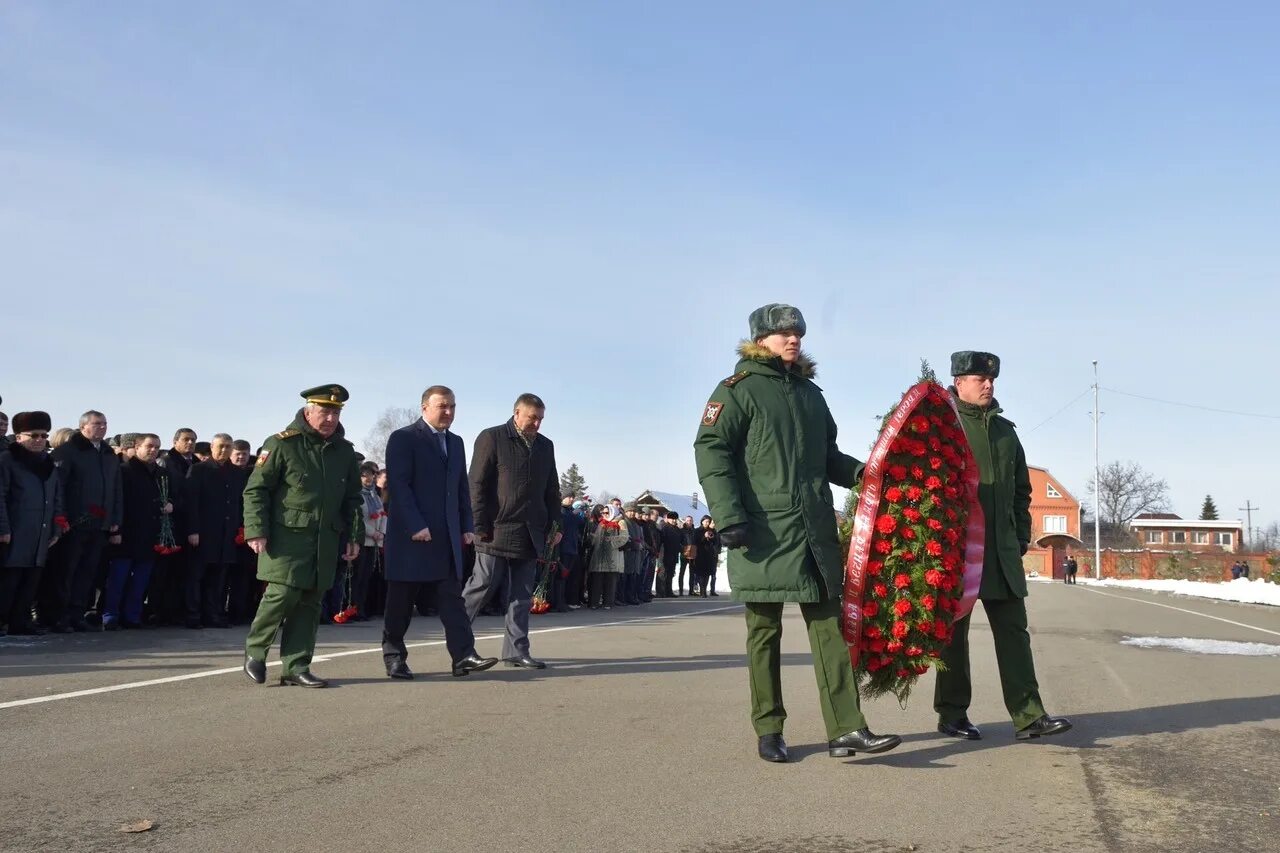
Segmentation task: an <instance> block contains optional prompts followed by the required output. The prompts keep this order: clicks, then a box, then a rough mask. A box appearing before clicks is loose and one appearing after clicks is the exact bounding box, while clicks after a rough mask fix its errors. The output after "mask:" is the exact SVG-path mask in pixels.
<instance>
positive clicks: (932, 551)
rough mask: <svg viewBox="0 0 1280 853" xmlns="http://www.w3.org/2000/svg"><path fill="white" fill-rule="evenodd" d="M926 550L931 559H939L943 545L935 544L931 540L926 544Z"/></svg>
mask: <svg viewBox="0 0 1280 853" xmlns="http://www.w3.org/2000/svg"><path fill="white" fill-rule="evenodd" d="M924 550H925V552H926V553H928V554H929V556H930V557H937V556H939V555H941V554H942V545H941V543H938V542H934V541H933V540H929V541H928V542H926V543H924Z"/></svg>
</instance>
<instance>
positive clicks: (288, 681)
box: [280, 669, 329, 687]
mask: <svg viewBox="0 0 1280 853" xmlns="http://www.w3.org/2000/svg"><path fill="white" fill-rule="evenodd" d="M292 685H297V686H298V687H328V686H329V682H327V681H325V680H324V679H323V678H316V677H315V676H314V675H312V674H311V670H309V669H304V670H303V671H302V672H295V673H294V674H293V675H282V676H280V686H282V687H290V686H292Z"/></svg>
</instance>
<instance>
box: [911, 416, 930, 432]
mask: <svg viewBox="0 0 1280 853" xmlns="http://www.w3.org/2000/svg"><path fill="white" fill-rule="evenodd" d="M911 431H912V432H928V431H929V419H928V418H926V417H924V416H923V415H916V416H915V417H914V418H912V419H911Z"/></svg>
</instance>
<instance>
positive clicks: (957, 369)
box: [951, 349, 1000, 379]
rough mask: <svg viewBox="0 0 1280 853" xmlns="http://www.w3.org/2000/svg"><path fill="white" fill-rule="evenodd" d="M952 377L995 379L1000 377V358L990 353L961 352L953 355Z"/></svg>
mask: <svg viewBox="0 0 1280 853" xmlns="http://www.w3.org/2000/svg"><path fill="white" fill-rule="evenodd" d="M951 375H952V376H990V377H991V378H992V379H995V378H996V377H997V376H999V375H1000V356H998V355H992V354H991V353H989V352H976V351H974V350H967V349H966V350H961V351H960V352H953V353H951Z"/></svg>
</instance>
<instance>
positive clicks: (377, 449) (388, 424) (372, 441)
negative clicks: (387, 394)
mask: <svg viewBox="0 0 1280 853" xmlns="http://www.w3.org/2000/svg"><path fill="white" fill-rule="evenodd" d="M420 417H421V415H420V414H419V413H418V412H415V411H414V410H413V409H410V408H406V407H404V406H388V407H387V408H385V409H383V410H382V414H380V415H378V419H377V420H376V421H374V422H373V429H371V430H369V434H368V435H366V436H365V437H364V455H365V458H366V459H370V460H372V461H374V462H377V463H378V464H379V465H382V464H383V463H384V462H385V460H386V453H387V439H388V438H390V437H391V433H393V432H395V431H396V430H398V429H400V427H402V426H408V425H409V424H411V423H413V422H414V421H416V420H417V419H418V418H420Z"/></svg>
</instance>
